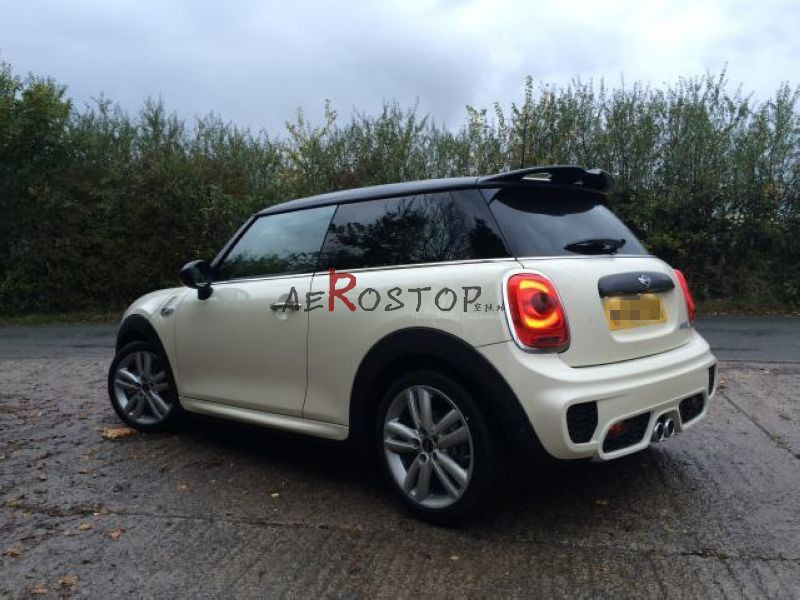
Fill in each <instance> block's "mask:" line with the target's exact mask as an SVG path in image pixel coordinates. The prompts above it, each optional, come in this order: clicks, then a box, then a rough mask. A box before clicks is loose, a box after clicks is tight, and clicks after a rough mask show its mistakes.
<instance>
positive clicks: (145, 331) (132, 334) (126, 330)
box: [115, 314, 169, 360]
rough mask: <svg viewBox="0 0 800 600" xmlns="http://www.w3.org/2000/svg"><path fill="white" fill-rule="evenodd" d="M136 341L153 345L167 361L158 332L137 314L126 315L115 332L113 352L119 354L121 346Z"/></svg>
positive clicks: (144, 318) (145, 318)
mask: <svg viewBox="0 0 800 600" xmlns="http://www.w3.org/2000/svg"><path fill="white" fill-rule="evenodd" d="M136 340H144V341H146V342H149V343H151V344H153V345H154V346H155V347H156V348H158V349H159V350H160V351H161V353H162V354H163V355H164V356H165V357H166V358H167V359H168V360H169V357H168V356H167V352H166V350H165V349H164V344H163V343H162V342H161V338H160V337H159V335H158V332H157V331H156V329H155V327H153V325H152V323H150V321H149V320H148V319H147V317H144V316H142V315H138V314H133V315H128V316H127V317H125V319H124V320H123V321H122V323H120V325H119V329H118V330H117V343H116V349H115V351H116V352H119V351H120V350H121V349H122V347H123V346H125V345H126V344H129V343H130V342H133V341H136Z"/></svg>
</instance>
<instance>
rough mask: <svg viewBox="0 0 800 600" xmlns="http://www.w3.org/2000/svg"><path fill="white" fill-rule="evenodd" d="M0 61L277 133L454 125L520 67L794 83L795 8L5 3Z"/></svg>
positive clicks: (715, 1)
mask: <svg viewBox="0 0 800 600" xmlns="http://www.w3.org/2000/svg"><path fill="white" fill-rule="evenodd" d="M0 14H2V15H3V18H2V20H0V58H2V59H3V60H6V61H8V62H10V63H11V64H12V65H13V66H14V68H15V69H16V70H17V71H22V72H25V71H33V72H35V73H37V74H42V75H52V76H54V77H55V78H56V79H58V80H59V81H60V82H62V83H65V84H67V85H68V86H69V89H70V94H71V95H72V96H73V98H75V99H76V100H77V101H78V102H83V101H86V100H88V99H89V98H91V97H92V96H97V95H98V94H99V93H100V92H104V93H105V94H106V95H107V96H108V97H110V98H111V99H114V100H116V101H119V102H120V103H121V104H122V105H123V107H125V108H126V109H128V110H135V109H137V108H138V107H139V106H141V103H142V101H143V99H144V98H145V97H147V96H159V95H160V96H162V97H163V98H164V99H165V100H166V102H167V104H168V106H169V107H170V108H172V109H175V110H177V111H178V112H179V113H180V114H182V115H184V116H189V117H191V116H193V115H196V114H204V113H206V112H208V111H210V110H214V111H215V112H217V113H219V114H220V115H222V116H223V117H224V118H227V119H231V120H234V121H236V122H239V123H242V124H246V125H249V126H251V127H254V128H259V127H262V126H264V127H266V128H267V129H268V130H269V131H270V132H271V133H279V131H280V129H281V127H282V124H283V122H284V121H285V120H287V119H291V118H292V117H293V114H294V111H295V109H296V108H297V107H298V106H303V107H305V109H306V112H307V114H308V115H309V116H311V117H312V118H318V117H319V115H320V113H321V110H322V105H323V100H324V99H325V98H329V99H331V100H332V101H333V102H334V104H335V106H336V107H337V108H338V110H339V112H340V113H341V114H347V113H349V111H350V109H351V108H358V109H362V110H367V111H374V110H376V109H377V108H379V107H380V104H381V102H382V101H383V100H384V99H396V100H398V101H400V102H401V103H402V104H405V105H410V104H412V103H413V102H414V101H415V99H416V98H419V103H420V108H421V109H422V110H423V111H429V112H430V113H431V114H432V115H433V116H434V117H435V118H436V120H437V121H439V122H445V123H447V124H449V125H457V124H459V123H460V122H461V118H462V115H463V106H464V105H465V104H468V103H469V104H474V105H478V106H488V105H490V104H491V103H492V102H493V101H494V100H500V101H501V102H503V103H504V104H506V103H508V102H510V101H511V100H514V99H516V98H518V97H519V94H520V90H521V86H522V82H523V79H524V77H525V75H527V74H532V75H534V76H535V77H537V78H539V79H543V80H545V81H552V82H555V83H559V84H565V83H567V82H568V81H569V80H570V79H572V78H573V77H580V78H582V79H588V78H595V79H598V78H600V77H605V78H606V81H607V82H608V83H610V84H616V83H618V82H619V79H620V76H621V75H623V74H624V76H625V80H626V82H632V81H633V80H636V79H643V80H645V81H649V82H651V83H652V84H654V85H660V84H661V83H663V82H674V81H675V80H676V79H677V78H678V77H679V76H686V75H697V74H702V73H703V72H705V71H706V70H710V71H712V72H718V71H720V70H721V69H722V68H723V67H724V66H725V64H726V63H727V64H728V71H729V76H730V79H731V80H732V81H733V82H734V83H738V82H742V83H743V86H744V89H745V90H746V91H750V90H753V91H755V92H756V94H757V95H758V96H760V97H767V96H769V95H770V94H771V93H772V92H773V91H774V90H775V88H776V87H777V86H778V84H779V83H780V82H781V81H784V80H790V81H792V82H793V83H800V82H798V81H797V66H798V64H800V61H799V60H798V59H800V42H798V39H800V36H797V33H796V32H797V31H798V30H800V6H798V5H797V4H796V3H794V2H790V1H788V0H765V1H762V2H760V3H749V2H742V1H738V0H737V1H734V2H724V1H722V0H712V1H711V2H703V3H699V2H696V1H695V2H690V1H686V0H679V1H673V2H667V1H665V0H657V1H655V2H641V1H636V2H635V1H630V0H616V1H612V2H606V3H596V2H585V1H580V0H561V1H542V2H530V1H528V2H525V1H524V0H499V1H492V0H474V1H471V2H459V1H457V0H449V1H442V2H436V1H433V0H418V1H412V0H406V1H399V0H391V1H388V2H355V1H352V0H345V1H340V2H336V3H332V2H322V1H318V2H306V1H301V0H297V1H295V2H270V3H268V2H261V1H258V0H238V1H233V2H226V3H224V4H223V3H213V4H212V3H199V2H189V1H187V0H178V1H172V2H169V3H163V2H152V1H151V2H147V1H133V0H124V1H117V2H113V3H108V2H99V1H91V0H73V1H72V2H70V3H58V2H52V3H47V2H35V1H28V2H25V3H21V2H13V0H3V1H2V2H0Z"/></svg>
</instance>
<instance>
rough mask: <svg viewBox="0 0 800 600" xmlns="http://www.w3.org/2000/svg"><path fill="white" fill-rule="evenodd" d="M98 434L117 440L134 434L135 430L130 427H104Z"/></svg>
mask: <svg viewBox="0 0 800 600" xmlns="http://www.w3.org/2000/svg"><path fill="white" fill-rule="evenodd" d="M100 434H101V435H102V436H103V437H104V438H106V439H107V440H118V439H120V438H126V437H128V436H129V435H135V434H136V430H135V429H131V428H130V427H106V428H105V429H103V430H102V431H101V432H100Z"/></svg>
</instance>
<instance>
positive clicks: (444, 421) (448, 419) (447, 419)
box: [432, 409, 459, 435]
mask: <svg viewBox="0 0 800 600" xmlns="http://www.w3.org/2000/svg"><path fill="white" fill-rule="evenodd" d="M458 420H459V415H458V411H457V410H456V409H453V410H451V411H450V412H449V413H447V414H446V415H445V416H443V417H442V418H441V419H439V422H438V423H436V425H434V426H433V431H432V433H433V434H434V435H436V434H437V433H441V432H442V431H444V430H445V429H447V428H448V427H450V426H452V425H455V424H456V423H457V422H458Z"/></svg>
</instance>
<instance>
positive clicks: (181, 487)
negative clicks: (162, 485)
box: [178, 483, 189, 492]
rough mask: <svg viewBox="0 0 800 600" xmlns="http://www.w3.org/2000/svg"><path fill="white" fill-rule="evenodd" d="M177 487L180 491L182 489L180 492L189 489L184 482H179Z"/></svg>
mask: <svg viewBox="0 0 800 600" xmlns="http://www.w3.org/2000/svg"><path fill="white" fill-rule="evenodd" d="M178 489H179V490H180V491H182V492H185V491H186V490H188V489H189V486H188V485H186V484H185V483H182V484H180V485H179V486H178Z"/></svg>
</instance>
